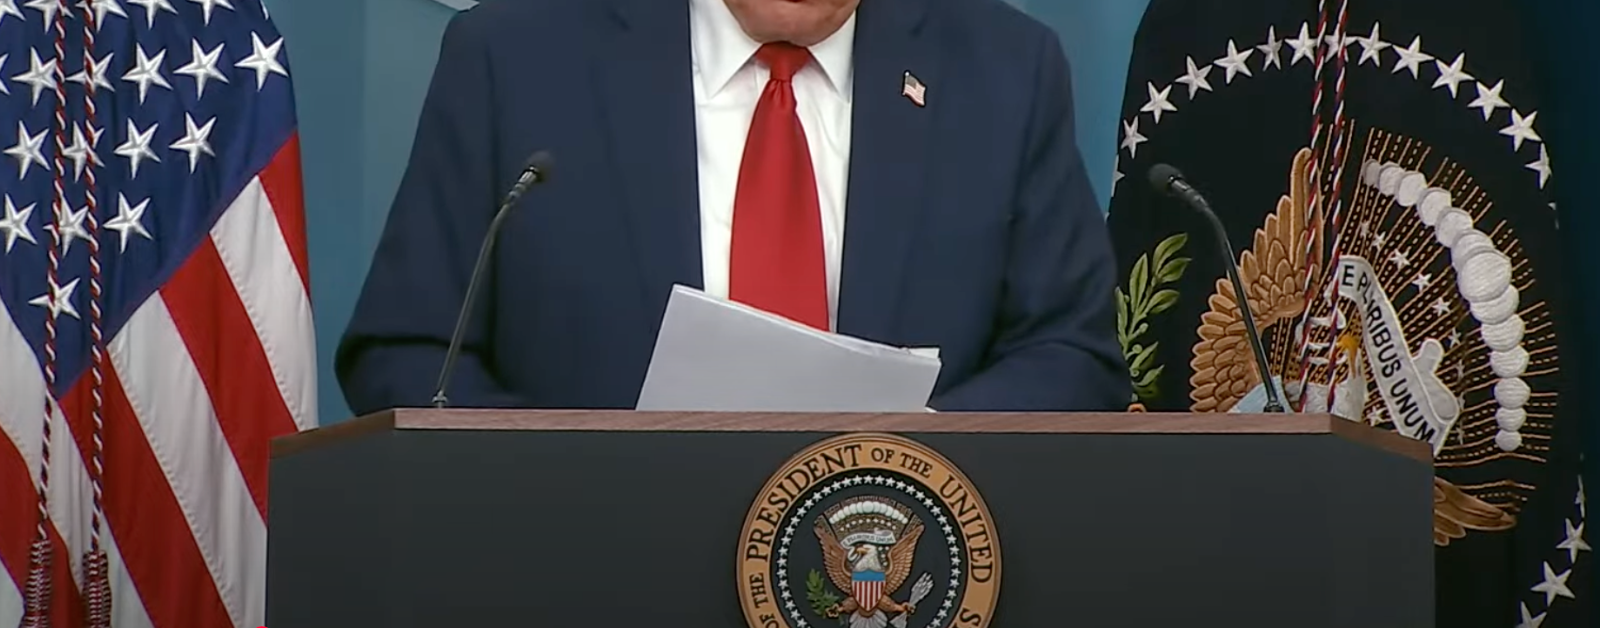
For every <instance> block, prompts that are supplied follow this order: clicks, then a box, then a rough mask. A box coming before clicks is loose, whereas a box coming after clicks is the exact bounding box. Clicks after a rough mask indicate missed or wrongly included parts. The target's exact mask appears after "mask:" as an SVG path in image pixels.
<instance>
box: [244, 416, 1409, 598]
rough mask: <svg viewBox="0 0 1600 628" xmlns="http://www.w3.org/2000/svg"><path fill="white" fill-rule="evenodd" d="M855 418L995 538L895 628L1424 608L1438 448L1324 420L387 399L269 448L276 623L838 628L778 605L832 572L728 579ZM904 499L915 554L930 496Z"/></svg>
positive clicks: (930, 539) (922, 549)
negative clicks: (977, 601) (765, 499)
mask: <svg viewBox="0 0 1600 628" xmlns="http://www.w3.org/2000/svg"><path fill="white" fill-rule="evenodd" d="M852 434H867V435H871V434H890V435H894V436H892V437H894V438H904V439H908V442H914V443H916V444H917V445H919V446H925V447H926V448H927V449H928V450H931V451H932V452H936V454H929V455H937V456H942V457H943V459H945V460H947V461H948V462H949V463H950V464H951V465H953V466H954V467H956V468H959V470H960V471H961V472H962V473H964V476H963V477H964V479H965V480H968V481H970V486H971V489H972V490H973V491H975V493H976V495H978V496H981V500H982V503H984V504H986V505H987V510H986V512H985V513H984V514H985V515H986V517H984V518H985V519H986V520H987V525H988V526H989V531H990V532H992V537H986V538H985V539H977V538H975V537H972V536H967V537H966V538H965V539H963V540H962V543H963V544H962V547H963V548H966V549H965V550H963V551H970V550H972V548H975V547H978V543H985V544H986V545H984V547H988V545H987V544H989V543H990V542H991V541H992V542H993V545H995V547H996V548H997V549H995V550H994V554H995V555H994V556H993V558H994V560H995V561H996V562H997V570H998V571H997V573H996V580H997V582H998V584H995V585H994V586H996V587H997V588H996V589H995V590H996V591H997V594H996V595H997V598H996V599H997V600H998V601H997V602H996V603H994V604H993V606H992V608H991V609H989V613H988V614H987V615H985V616H984V617H983V619H982V620H978V619H975V616H976V615H977V613H975V612H968V613H966V614H965V615H964V616H963V613H962V611H963V610H965V609H963V608H961V606H962V604H966V603H967V602H959V603H957V604H956V605H955V607H954V608H952V607H948V606H947V607H946V608H947V611H946V612H947V613H948V614H947V615H945V616H943V617H942V618H941V617H940V616H938V615H936V614H935V613H937V612H938V611H939V610H940V609H939V606H940V605H939V603H938V602H939V599H940V598H939V596H940V595H942V593H941V592H942V591H943V588H942V587H943V586H944V584H945V582H944V579H943V578H942V572H941V577H940V578H939V579H938V580H937V581H935V582H934V584H935V585H936V587H937V588H936V589H935V590H934V591H933V592H932V595H931V596H930V597H928V599H927V600H926V601H923V602H921V603H919V604H918V605H916V610H914V611H912V612H911V613H910V615H908V616H906V617H905V618H903V619H902V620H897V621H904V620H905V619H909V622H908V623H906V624H905V625H906V626H909V627H914V628H922V627H925V626H941V627H942V626H999V627H1006V628H1009V627H1012V626H1017V627H1032V626H1041V627H1043V626H1049V627H1059V628H1073V627H1083V628H1118V627H1130V628H1131V627H1141V628H1142V627H1169V626H1170V627H1177V626H1186V627H1187V626H1229V627H1230V628H1249V627H1261V628H1283V627H1286V626H1293V627H1295V628H1320V627H1327V628H1422V627H1427V626H1432V625H1433V612H1434V611H1433V607H1434V594H1433V544H1432V531H1433V524H1432V516H1433V508H1432V507H1433V497H1432V486H1433V479H1432V478H1433V470H1432V465H1431V462H1430V460H1431V458H1430V455H1429V450H1428V448H1427V447H1426V445H1425V444H1422V443H1419V442H1416V441H1413V440H1410V439H1406V438H1404V437H1402V436H1398V435H1396V434H1393V433H1391V432H1388V431H1383V430H1377V429H1372V428H1368V427H1365V426H1363V425H1359V424H1355V423H1351V422H1347V421H1344V420H1341V419H1337V418H1333V417H1330V416H1327V415H1242V414H1195V415H1187V414H1084V415H1077V414H905V415H899V414H896V415H885V414H718V413H637V412H576V411H574V412H568V411H495V410H447V411H440V410H399V411H393V412H386V413H382V414H378V415H374V416H368V417H364V418H360V419H354V420H351V421H347V422H344V423H340V424H335V425H332V426H329V427H326V428H322V429H319V430H315V431H311V432H307V433H303V434H297V435H294V436H289V437H285V438H282V439H279V440H277V441H276V442H275V443H274V446H273V460H272V470H271V479H270V482H271V484H270V485H271V497H270V502H269V504H270V507H269V515H268V525H269V529H270V530H271V537H270V543H269V547H268V590H267V626H271V627H272V628H322V627H329V628H353V627H358V626H359V627H366V626H371V627H373V628H410V627H430V628H432V627H441V628H458V627H459V628H468V627H471V628H476V627H479V626H552V627H560V628H568V627H572V628H575V627H578V626H582V627H585V628H608V627H618V628H621V627H630V628H633V627H640V626H684V627H688V626H694V627H697V628H707V627H716V628H724V627H725V628H739V627H742V626H747V625H750V624H751V623H755V624H757V625H762V624H764V625H766V626H774V627H777V626H789V627H791V628H824V627H826V628H833V627H835V626H844V627H846V628H848V627H850V626H852V625H856V624H852V623H851V622H850V621H844V620H839V619H828V620H827V621H817V620H813V621H810V622H807V623H805V624H804V625H802V623H801V622H800V621H798V620H797V619H795V618H803V617H810V615H805V614H804V613H801V612H800V611H795V610H790V611H788V612H784V611H783V610H782V607H783V606H784V605H785V604H784V599H781V598H780V597H779V591H780V590H781V591H782V594H783V596H785V597H788V599H789V602H794V601H795V600H796V599H798V598H802V597H805V598H811V597H815V596H816V595H817V591H818V590H820V589H817V587H823V588H825V585H826V583H827V582H828V581H827V580H821V581H811V582H806V581H797V582H793V583H789V582H784V583H782V584H783V586H785V587H788V588H784V589H778V588H774V587H776V585H778V584H780V583H778V582H775V581H769V580H763V579H761V578H759V577H751V578H749V581H746V578H745V576H743V575H742V572H741V571H740V569H741V568H742V567H741V565H743V564H745V563H744V562H741V561H745V562H748V560H750V557H751V556H753V555H754V554H755V553H760V551H765V550H762V549H761V548H760V547H757V546H756V545H755V544H752V543H750V542H749V541H750V540H751V539H752V538H755V539H757V540H762V541H764V542H765V541H772V540H773V537H771V536H770V535H764V534H762V533H759V532H757V533H751V532H750V528H749V527H747V525H746V524H747V523H751V522H756V523H757V524H758V525H762V524H760V523H759V520H764V519H765V518H767V517H768V516H769V515H771V516H773V517H774V518H773V521H777V519H776V518H775V517H776V515H772V513H769V512H768V511H767V509H765V508H764V507H762V505H761V504H757V501H758V498H759V497H762V496H763V495H768V494H769V493H772V494H773V495H777V494H779V493H782V492H784V491H787V490H789V489H787V488H784V486H782V481H781V478H779V477H777V476H779V475H780V472H781V471H783V470H784V469H785V465H786V464H789V463H790V462H791V459H792V457H794V456H796V455H797V454H800V453H801V452H802V451H803V450H807V449H808V448H810V447H812V446H813V445H815V444H816V443H818V442H819V441H824V440H827V439H830V438H838V437H841V436H849V435H852ZM924 457H926V456H924ZM822 459H823V458H818V460H822ZM907 460H910V458H907ZM797 464H799V466H796V467H794V468H795V469H803V468H805V463H797ZM907 464H908V465H909V466H908V468H912V469H913V470H917V467H918V464H920V463H917V464H912V463H907ZM812 466H813V467H815V466H816V465H812ZM813 470H816V469H813ZM795 473H800V471H798V470H796V471H795ZM801 475H803V474H801ZM877 475H882V476H884V477H886V478H887V480H885V481H886V482H887V483H888V484H902V483H900V482H898V481H896V480H894V477H896V476H894V474H892V473H884V474H874V477H875V476H877ZM797 477H798V476H797ZM819 477H820V476H819ZM841 477H842V476H841ZM801 481H802V483H804V478H801ZM869 481H870V478H869V477H868V476H862V477H861V478H860V479H857V480H840V481H838V482H835V483H834V485H836V487H840V488H839V489H838V490H839V491H840V493H839V495H836V496H834V497H841V498H842V496H843V494H844V491H845V489H846V488H851V489H852V490H854V488H855V487H854V484H852V482H862V483H866V482H869ZM774 487H777V489H776V490H777V492H772V491H769V490H768V489H773V488H774ZM818 487H820V483H819V484H818ZM814 488H817V487H814ZM830 490H831V489H830ZM933 490H944V491H945V492H954V491H953V490H946V489H944V488H943V487H929V491H930V494H931V491H933ZM913 493H914V494H915V495H918V496H922V495H923V493H917V492H915V491H913ZM817 495H821V496H820V497H819V496H817ZM827 497H828V493H827V492H826V491H824V492H823V493H821V494H813V495H812V497H808V498H807V499H809V500H811V501H815V502H817V504H816V509H817V510H816V511H815V512H816V513H818V515H817V516H813V517H812V518H806V519H805V520H804V524H805V525H803V526H800V528H801V529H799V531H798V532H795V528H796V526H797V525H799V524H798V523H796V524H791V525H790V526H789V530H790V532H795V534H797V536H794V537H793V538H794V539H795V542H796V543H797V545H796V546H795V547H797V548H798V547H799V545H798V544H799V543H800V542H801V541H804V540H808V539H809V540H810V542H811V547H818V546H819V545H818V544H819V542H818V541H817V540H816V539H818V538H823V537H822V536H821V532H820V531H819V532H818V535H817V536H813V535H812V533H811V526H812V523H811V522H812V521H813V520H815V521H819V522H820V521H821V518H820V513H822V512H823V510H822V508H824V507H826V506H827V501H828V500H827V499H826V498H827ZM944 497H949V495H945V496H944ZM771 499H772V501H773V502H774V503H776V502H777V501H780V500H779V499H778V498H776V497H772V498H771ZM962 499H963V500H964V499H965V498H964V497H963V498H962ZM781 501H784V502H786V503H787V501H788V500H786V499H785V500H781ZM794 501H795V504H793V505H792V506H793V507H796V508H797V507H798V506H799V502H800V499H799V497H796V498H795V500H794ZM912 501H913V502H914V501H915V499H913V500H912ZM807 503H808V504H809V503H810V502H807ZM927 503H928V504H929V505H930V506H932V505H934V504H935V502H934V501H933V500H931V499H930V500H928V501H927ZM753 506H756V508H753ZM912 506H916V504H915V503H913V504H912ZM808 507H810V506H808ZM834 510H835V511H837V510H838V508H837V507H835V508H834ZM957 510H961V511H962V512H963V513H964V512H966V510H967V508H966V507H965V503H964V501H963V504H962V505H961V506H960V507H959V508H957V507H956V506H951V507H950V508H948V509H947V511H948V513H949V514H950V515H951V517H953V518H964V516H963V517H958V516H957V513H956V511H957ZM830 512H832V511H830ZM906 512H910V510H906ZM918 512H923V513H924V515H922V516H921V519H919V521H921V520H924V519H925V520H927V521H928V527H926V528H925V529H927V530H934V532H933V534H923V535H922V536H921V537H920V540H916V541H915V543H920V544H921V545H919V546H918V547H916V548H913V549H914V550H915V552H916V554H915V557H916V562H918V563H919V564H922V563H927V561H926V560H924V558H923V557H924V555H925V553H926V552H933V553H934V554H937V553H938V552H937V551H936V550H939V549H940V547H939V546H938V543H939V542H941V541H943V539H944V537H942V536H940V534H941V532H939V531H938V525H939V524H938V523H937V521H936V520H935V519H933V518H932V517H934V516H938V515H939V514H940V513H941V512H946V511H939V510H937V509H935V510H929V511H918ZM974 512H976V511H974ZM841 516H842V515H841ZM753 517H754V518H753ZM976 518H977V517H976V515H974V516H973V517H972V519H976ZM901 520H902V521H903V518H902V519H901ZM965 520H967V521H970V520H971V519H965ZM796 521H799V520H798V519H797V520H796ZM817 525H819V526H820V525H821V524H820V523H818V524H817ZM958 527H959V526H958ZM963 529H966V528H963ZM819 530H820V528H819ZM958 532H959V531H958ZM788 538H789V537H785V539H788ZM950 540H952V541H954V540H956V537H955V536H951V537H950ZM788 542H789V541H788V540H784V541H783V545H784V546H785V551H786V548H787V546H788ZM846 544H847V545H848V543H846ZM930 544H931V545H930ZM928 546H931V547H933V549H932V550H930V549H928ZM886 547H887V546H886ZM952 547H954V546H952ZM808 551H809V550H808ZM747 552H749V553H750V554H746V553H747ZM802 553H803V552H801V551H799V550H798V549H797V550H796V553H795V560H796V561H801V560H810V561H812V562H814V563H816V564H817V565H821V564H823V563H822V559H821V558H805V557H802V556H800V554H802ZM928 555H932V554H928ZM957 555H958V552H957V551H956V550H954V549H952V550H951V551H950V556H952V557H954V556H957ZM960 555H961V556H969V554H966V553H961V554H960ZM785 556H787V554H785ZM851 556H852V557H854V556H856V554H854V553H852V554H851ZM892 556H896V558H893V559H892V560H901V558H898V557H899V556H910V555H909V554H906V555H900V554H893V555H892ZM970 556H971V557H972V558H978V559H981V558H983V554H977V553H973V554H971V555H970ZM935 558H938V557H937V556H936V557H935ZM852 560H855V559H854V558H852ZM969 563H970V564H972V566H973V567H977V566H979V565H977V564H976V562H975V561H970V560H969ZM808 564H809V563H808ZM830 564H831V563H830ZM928 564H932V563H928ZM939 565H940V566H939V569H944V568H947V567H948V565H947V564H946V563H939ZM893 566H894V565H893V564H891V571H893V569H892V567H893ZM959 566H960V565H957V567H958V568H957V569H956V571H955V572H954V573H961V572H960V569H959ZM820 569H821V567H817V568H816V569H813V572H812V573H813V574H814V573H816V571H817V570H820ZM833 569H834V567H831V566H830V567H828V571H827V573H829V574H833V573H836V572H835V571H832V570H833ZM976 571H977V570H976V569H968V570H967V571H966V574H967V575H962V576H960V578H967V577H972V578H977V577H978V576H977V575H974V574H975V573H976ZM1001 574H1003V575H1001ZM845 577H847V578H848V576H845ZM778 578H779V579H782V578H783V576H781V575H780V576H778ZM960 578H951V579H950V583H949V584H951V585H955V584H958V580H960ZM833 582H835V583H837V582H839V581H838V580H834V581H833ZM890 582H891V583H892V582H894V580H890ZM847 584H848V583H847ZM886 588H887V587H886ZM912 588H913V587H912V585H911V582H910V580H909V579H908V580H907V581H906V582H905V584H904V586H902V587H900V589H899V590H898V592H892V591H887V590H886V591H884V592H883V594H884V595H889V594H891V593H893V595H892V596H891V597H892V601H894V602H896V603H898V602H899V601H903V600H906V599H907V593H905V592H906V591H910V590H912ZM963 590H964V591H965V590H967V589H963ZM791 591H792V592H793V593H792V594H791ZM846 592H848V591H846ZM752 595H753V596H755V597H754V598H752V597H751V596H752ZM861 595H868V594H861ZM949 595H950V596H954V595H955V594H954V593H951V594H949ZM835 597H838V596H837V595H836V596H835ZM769 598H770V599H769ZM750 599H756V600H758V601H761V602H760V603H762V604H765V603H766V601H770V602H771V603H772V604H774V605H775V607H776V608H778V612H776V613H775V614H774V615H768V616H766V617H767V618H768V619H771V621H765V620H761V621H754V622H752V621H750V620H747V619H746V617H747V615H746V612H745V611H746V610H748V609H749V608H751V606H750V604H751V602H749V600H750ZM952 599H953V597H952ZM812 603H817V602H812ZM826 603H827V602H826V601H824V602H821V603H820V604H822V606H817V607H815V608H816V609H821V608H822V607H823V606H826ZM798 606H799V607H801V608H804V607H805V606H806V604H805V603H804V602H802V603H801V604H799V605H798ZM791 608H794V607H791ZM885 608H888V607H887V606H886V607H885ZM907 608H910V607H907ZM806 612H810V611H806ZM797 613H798V614H797ZM774 617H775V618H776V619H773V618H774ZM852 617H854V616H852ZM860 625H866V624H860ZM894 625H897V626H898V625H900V624H894Z"/></svg>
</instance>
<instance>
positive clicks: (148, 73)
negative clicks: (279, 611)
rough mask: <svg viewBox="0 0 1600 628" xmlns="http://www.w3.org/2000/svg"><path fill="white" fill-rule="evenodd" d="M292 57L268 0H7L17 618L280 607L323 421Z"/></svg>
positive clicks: (5, 449) (3, 43)
mask: <svg viewBox="0 0 1600 628" xmlns="http://www.w3.org/2000/svg"><path fill="white" fill-rule="evenodd" d="M288 68H289V64H288V61H287V54H286V53H285V50H284V47H283V39H282V37H281V36H280V35H279V34H278V32H277V30H276V29H275V28H274V27H273V25H272V23H271V20H270V17H269V16H268V14H267V12H266V9H265V8H264V7H263V6H262V5H261V4H260V0H72V2H71V3H70V4H69V3H68V2H67V1H66V0H0V433H3V434H4V438H0V566H3V569H0V627H3V626H18V625H22V626H51V627H53V628H76V627H78V626H107V625H114V626H117V627H118V628H143V627H151V628H168V627H171V628H177V627H180V626H183V627H187V626H206V627H212V626H244V627H250V628H254V627H256V626H260V625H261V623H262V622H263V621H264V617H265V578H266V569H265V567H266V538H267V537H266V535H267V531H266V523H265V521H266V520H265V513H266V497H267V462H268V453H269V452H268V444H269V439H270V438H272V437H274V436H278V435H282V434H286V433H291V432H294V431H299V430H304V429H308V428H311V427H313V426H315V424H316V420H317V419H316V414H315V407H316V388H315V383H316V380H315V369H314V351H315V349H314V340H313V335H312V324H311V305H310V299H309V297H308V285H309V282H308V279H309V278H308V270H307V262H306V238H305V222H304V215H303V210H302V200H301V199H302V194H301V183H300V163H299V154H298V152H299V145H298V140H297V134H296V127H295V120H294V110H293V93H292V89H291V86H290V80H289V70H288ZM47 417H48V420H47Z"/></svg>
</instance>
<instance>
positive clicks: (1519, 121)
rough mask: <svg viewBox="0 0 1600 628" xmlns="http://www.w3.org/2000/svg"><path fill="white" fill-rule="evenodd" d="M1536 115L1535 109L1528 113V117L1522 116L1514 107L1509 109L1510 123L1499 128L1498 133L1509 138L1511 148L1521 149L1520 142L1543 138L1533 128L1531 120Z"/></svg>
mask: <svg viewBox="0 0 1600 628" xmlns="http://www.w3.org/2000/svg"><path fill="white" fill-rule="evenodd" d="M1538 117H1539V112H1537V111H1535V112H1533V113H1530V114H1528V117H1526V118H1524V117H1522V114H1521V113H1520V112H1518V111H1517V110H1516V109H1512V110H1511V125H1510V126H1507V127H1506V128H1503V129H1500V134H1501V135H1504V136H1506V137H1509V138H1511V149H1512V150H1522V142H1523V141H1524V140H1528V141H1534V142H1543V141H1544V139H1543V138H1541V137H1539V133H1538V132H1537V131H1534V130H1533V121H1534V120H1535V119H1537V118H1538Z"/></svg>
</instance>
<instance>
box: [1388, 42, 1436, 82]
mask: <svg viewBox="0 0 1600 628" xmlns="http://www.w3.org/2000/svg"><path fill="white" fill-rule="evenodd" d="M1394 51H1395V52H1396V53H1397V54H1399V55H1400V58H1399V59H1397V60H1395V62H1394V73H1395V74H1398V73H1399V72H1400V70H1402V69H1405V70H1410V71H1411V78H1417V77H1418V76H1419V75H1418V73H1419V72H1421V71H1422V67H1421V66H1422V64H1423V63H1425V62H1428V61H1432V60H1433V55H1430V54H1428V53H1426V52H1423V51H1422V36H1421V35H1417V37H1416V39H1412V40H1411V46H1410V47H1408V48H1401V47H1399V46H1395V47H1394Z"/></svg>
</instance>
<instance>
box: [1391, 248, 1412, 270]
mask: <svg viewBox="0 0 1600 628" xmlns="http://www.w3.org/2000/svg"><path fill="white" fill-rule="evenodd" d="M1389 263H1390V264H1394V265H1395V267H1397V268H1405V267H1407V266H1410V265H1411V260H1410V259H1407V258H1406V254H1405V252H1404V251H1401V250H1399V249H1395V252H1394V254H1392V255H1390V256H1389Z"/></svg>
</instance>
